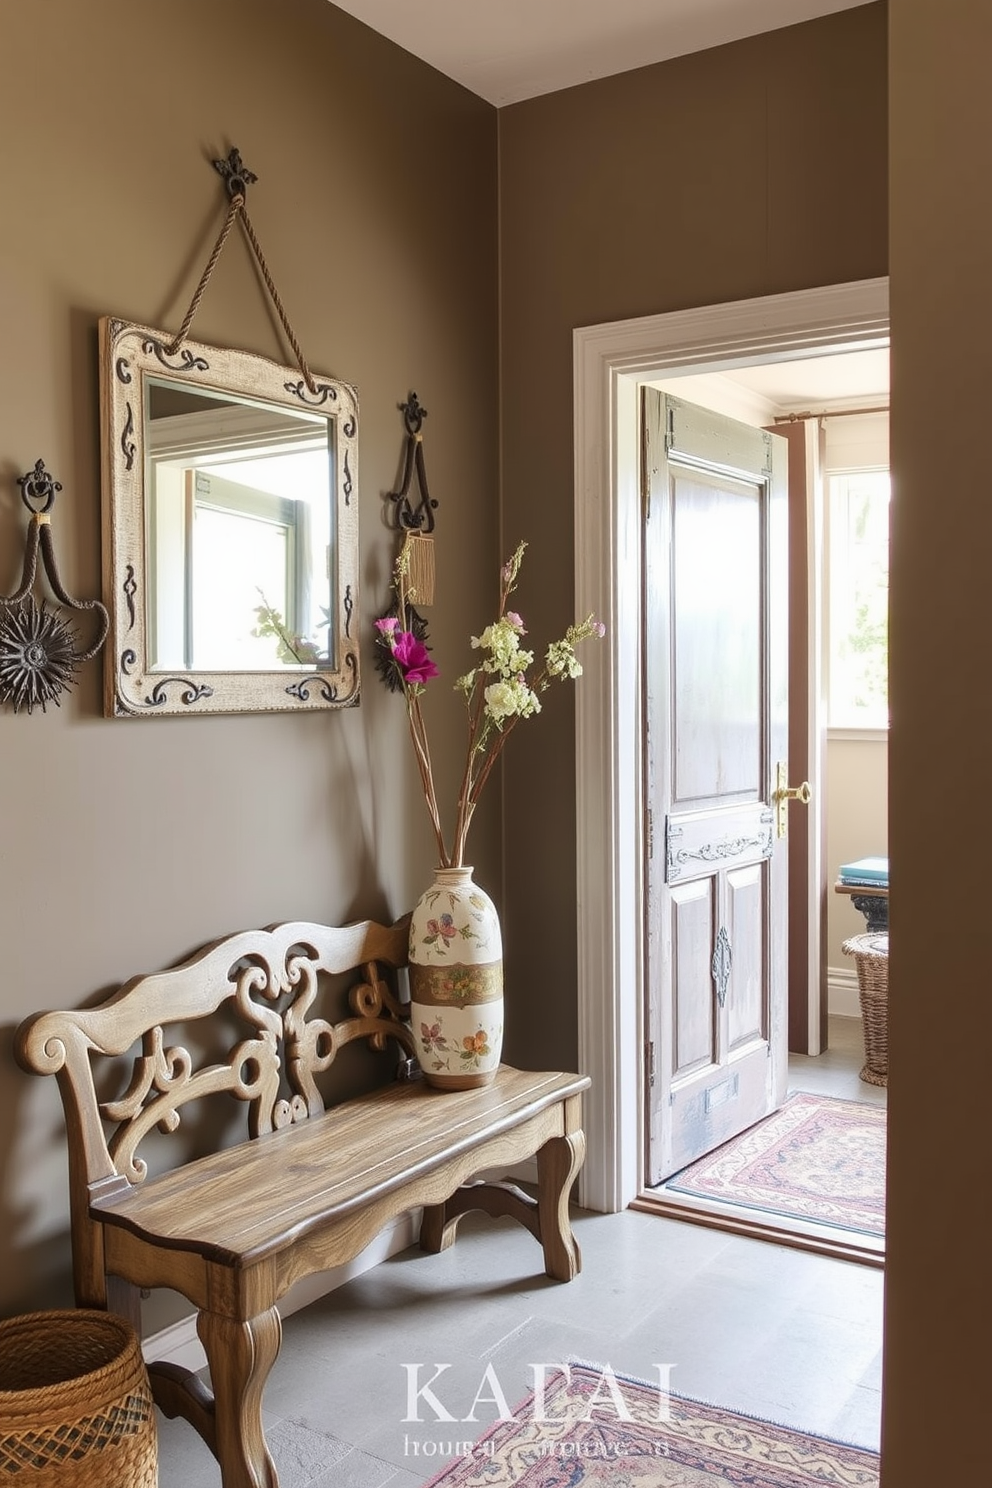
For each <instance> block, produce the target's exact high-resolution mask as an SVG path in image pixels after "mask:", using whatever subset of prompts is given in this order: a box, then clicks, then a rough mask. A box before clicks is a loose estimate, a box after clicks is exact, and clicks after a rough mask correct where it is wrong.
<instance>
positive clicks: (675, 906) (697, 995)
mask: <svg viewBox="0 0 992 1488" xmlns="http://www.w3.org/2000/svg"><path fill="white" fill-rule="evenodd" d="M671 906H672V973H673V997H674V1009H673V1016H674V1020H675V1030H674V1051H675V1052H674V1069H673V1071H672V1074H673V1077H674V1078H675V1079H676V1080H678V1079H679V1078H682V1077H684V1076H686V1075H690V1074H693V1073H694V1072H695V1071H696V1070H698V1069H699V1068H701V1067H702V1066H708V1065H710V1064H712V1063H713V1061H714V1058H715V1051H716V1042H715V1033H716V1030H715V1025H714V1019H713V1006H712V999H711V998H710V997H709V995H708V987H707V983H708V980H709V969H708V968H709V963H710V960H711V958H712V955H713V884H712V880H710V879H703V880H702V881H701V882H699V883H690V884H680V885H679V887H678V888H677V889H675V890H674V891H673V893H672V896H671Z"/></svg>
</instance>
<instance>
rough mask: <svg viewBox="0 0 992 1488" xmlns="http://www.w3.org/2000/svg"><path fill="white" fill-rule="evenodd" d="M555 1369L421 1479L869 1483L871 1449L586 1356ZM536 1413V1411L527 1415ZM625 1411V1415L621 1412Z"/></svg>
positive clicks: (681, 1484)
mask: <svg viewBox="0 0 992 1488" xmlns="http://www.w3.org/2000/svg"><path fill="white" fill-rule="evenodd" d="M570 1376H571V1377H570V1378H569V1379H566V1377H565V1376H564V1375H563V1374H555V1375H553V1376H552V1377H551V1378H550V1380H549V1383H548V1387H547V1390H546V1392H545V1397H544V1408H543V1410H540V1411H535V1409H534V1397H533V1395H530V1396H528V1398H527V1400H525V1401H524V1403H523V1405H521V1406H519V1407H518V1408H517V1410H516V1411H515V1412H514V1414H513V1417H512V1418H511V1419H510V1420H508V1421H497V1422H496V1423H495V1424H494V1425H493V1426H491V1427H490V1429H489V1430H488V1431H487V1432H485V1433H484V1434H483V1435H482V1436H481V1437H480V1438H479V1440H478V1441H476V1442H474V1443H471V1444H461V1445H460V1448H458V1450H460V1454H461V1455H460V1456H459V1457H458V1458H457V1459H456V1460H455V1461H454V1462H453V1463H451V1464H450V1466H448V1467H446V1468H445V1469H444V1470H443V1471H442V1472H440V1473H439V1474H438V1475H437V1476H436V1477H434V1478H432V1479H431V1481H430V1484H429V1485H428V1488H509V1485H510V1484H514V1485H519V1488H742V1485H743V1484H750V1485H752V1488H876V1485H877V1483H878V1454H877V1453H876V1452H871V1451H868V1450H867V1449H866V1448H864V1447H851V1446H847V1445H845V1444H844V1443H842V1442H835V1441H830V1440H828V1439H827V1438H825V1437H819V1436H810V1435H808V1434H807V1433H806V1432H803V1431H791V1430H789V1429H788V1428H787V1427H785V1426H775V1425H772V1424H771V1423H770V1422H768V1421H759V1420H755V1419H754V1418H753V1417H751V1416H743V1415H739V1414H738V1413H737V1412H736V1411H730V1410H723V1409H722V1408H721V1407H720V1406H714V1405H703V1404H701V1403H700V1402H698V1401H695V1400H687V1399H685V1398H684V1397H682V1396H679V1395H670V1394H662V1393H660V1392H659V1389H658V1386H657V1385H649V1384H647V1383H646V1382H644V1381H637V1380H629V1379H626V1378H624V1377H623V1376H621V1375H615V1374H613V1373H612V1372H610V1371H609V1370H606V1369H603V1368H598V1367H596V1366H594V1365H586V1364H582V1365H579V1364H573V1365H571V1366H570ZM535 1416H538V1417H543V1419H535ZM625 1417H629V1419H626V1418H625Z"/></svg>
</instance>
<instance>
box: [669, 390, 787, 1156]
mask: <svg viewBox="0 0 992 1488" xmlns="http://www.w3.org/2000/svg"><path fill="white" fill-rule="evenodd" d="M643 448H644V451H645V470H644V476H645V496H646V521H645V542H644V551H645V593H644V616H645V637H644V695H645V718H646V749H645V758H646V762H647V764H646V780H645V795H646V800H647V803H648V811H649V818H648V821H649V829H648V844H647V894H646V901H645V902H646V914H647V924H646V934H645V947H646V949H645V959H646V969H647V986H648V1002H649V1014H648V1016H649V1039H650V1041H651V1047H652V1054H653V1059H652V1065H651V1067H652V1070H653V1078H652V1084H651V1087H650V1094H651V1099H650V1114H649V1126H650V1133H649V1181H650V1182H652V1183H658V1182H661V1181H663V1179H664V1178H665V1177H668V1176H670V1175H671V1174H672V1173H673V1172H676V1171H678V1169H679V1168H681V1167H684V1166H685V1165H686V1164H687V1163H689V1162H691V1161H693V1160H694V1159H695V1158H696V1157H698V1156H700V1155H701V1154H702V1153H704V1152H707V1151H709V1150H711V1149H712V1148H713V1147H714V1146H716V1145H718V1144H719V1143H720V1142H722V1141H726V1140H727V1139H728V1138H729V1137H731V1136H733V1135H735V1134H736V1133H737V1132H739V1131H742V1130H744V1129H745V1128H746V1127H747V1126H749V1125H751V1124H753V1123H754V1122H755V1121H758V1120H760V1119H761V1117H763V1116H765V1115H767V1114H768V1113H769V1112H770V1111H772V1110H774V1109H775V1107H776V1106H777V1105H778V1104H780V1103H781V1100H782V1099H783V1097H784V1093H785V1080H786V1070H787V1055H786V1028H787V1021H786V1003H785V997H786V991H787V988H786V981H785V977H784V974H783V973H784V968H785V960H784V946H785V937H786V933H787V932H786V921H785V911H786V900H785V891H786V888H787V880H786V873H787V863H786V858H785V844H784V843H779V842H777V841H776V839H775V836H774V813H773V810H772V807H773V799H772V790H773V781H774V769H775V763H776V762H777V760H778V759H781V758H784V757H785V745H786V735H785V731H786V727H787V721H788V720H787V702H788V683H787V644H788V637H787V633H786V617H787V608H786V605H787V579H788V575H787V568H786V558H787V548H786V537H787V531H786V525H785V523H786V512H785V498H786V482H785V453H786V449H785V445H784V442H783V441H782V440H780V439H778V438H776V436H774V435H772V434H769V433H766V432H765V431H763V430H760V429H755V428H752V427H750V426H749V425H742V424H737V423H735V422H734V421H733V420H730V419H723V418H718V417H717V416H716V415H714V414H711V413H709V412H707V411H706V410H702V409H696V408H692V407H691V406H690V405H688V404H685V403H682V402H680V401H679V400H677V399H674V398H672V397H669V396H665V395H663V394H661V393H658V392H656V391H654V390H652V389H645V397H644V441H643ZM655 823H657V824H658V825H659V826H661V825H662V824H663V827H664V837H663V839H661V834H660V832H659V833H657V837H658V839H659V840H663V841H664V852H659V851H655V845H654V844H655V840H656V833H655V831H654V830H653V825H654V824H655Z"/></svg>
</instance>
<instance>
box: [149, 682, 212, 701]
mask: <svg viewBox="0 0 992 1488" xmlns="http://www.w3.org/2000/svg"><path fill="white" fill-rule="evenodd" d="M170 687H182V688H183V689H184V691H183V692H181V693H180V695H179V697H180V701H181V702H183V703H185V704H186V705H187V706H189V705H190V704H192V703H198V702H200V700H201V699H202V698H208V697H213V695H214V690H213V688H212V687H208V686H207V685H206V683H205V682H194V681H193V678H192V677H163V678H162V680H161V682H156V684H155V686H154V687H153V688H152V690H151V693H150V694H149V695H148V697H146V698H145V703H146V704H147V706H148V707H149V708H161V706H162V704H163V703H167V702H168V701H169V692H168V689H169V688H170Z"/></svg>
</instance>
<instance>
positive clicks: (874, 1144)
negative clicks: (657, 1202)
mask: <svg viewBox="0 0 992 1488" xmlns="http://www.w3.org/2000/svg"><path fill="white" fill-rule="evenodd" d="M664 1187H665V1188H666V1189H670V1190H671V1189H673V1190H675V1191H676V1192H678V1193H687V1194H698V1195H700V1196H701V1197H704V1198H708V1199H722V1200H724V1201H726V1202H727V1203H732V1204H743V1205H745V1206H746V1207H747V1208H749V1209H764V1210H766V1211H770V1212H772V1213H775V1214H784V1215H788V1216H789V1217H790V1218H796V1219H810V1220H816V1221H818V1222H819V1223H821V1224H829V1225H838V1226H840V1227H842V1228H843V1229H845V1230H859V1231H860V1232H861V1233H863V1234H864V1233H867V1234H870V1235H884V1234H885V1108H884V1106H875V1105H868V1104H867V1103H865V1102H861V1101H847V1100H837V1099H836V1098H835V1097H833V1096H828V1095H807V1094H799V1095H793V1096H790V1098H789V1099H788V1100H787V1101H786V1103H785V1105H784V1106H783V1107H782V1108H781V1110H779V1111H776V1112H775V1114H774V1115H773V1116H768V1117H766V1119H765V1120H764V1121H760V1122H759V1123H758V1125H757V1126H753V1127H751V1128H750V1130H749V1131H746V1132H743V1133H742V1134H741V1136H739V1137H735V1138H734V1139H733V1141H731V1142H725V1143H724V1145H723V1146H722V1147H718V1148H717V1149H716V1151H715V1152H711V1153H710V1154H709V1156H708V1157H704V1158H701V1159H700V1160H699V1162H695V1163H692V1165H691V1166H690V1167H688V1168H683V1169H682V1171H681V1173H676V1175H675V1177H674V1178H669V1180H668V1182H667V1183H666V1184H665V1185H664Z"/></svg>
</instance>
